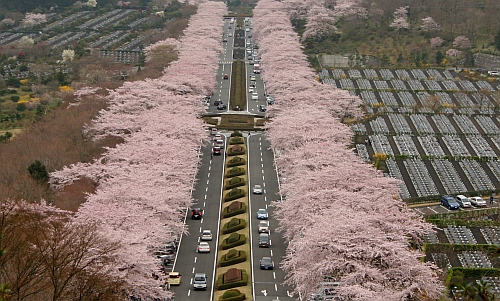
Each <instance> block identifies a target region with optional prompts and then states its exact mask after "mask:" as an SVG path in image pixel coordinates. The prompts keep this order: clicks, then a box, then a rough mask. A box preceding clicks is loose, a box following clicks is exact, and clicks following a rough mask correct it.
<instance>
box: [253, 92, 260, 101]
mask: <svg viewBox="0 0 500 301" xmlns="http://www.w3.org/2000/svg"><path fill="white" fill-rule="evenodd" d="M258 99H259V94H257V93H256V92H253V93H252V100H258Z"/></svg>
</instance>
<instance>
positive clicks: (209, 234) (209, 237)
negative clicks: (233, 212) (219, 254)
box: [201, 230, 212, 241]
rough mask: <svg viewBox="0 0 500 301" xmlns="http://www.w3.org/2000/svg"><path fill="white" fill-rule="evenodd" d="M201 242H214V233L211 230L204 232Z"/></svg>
mask: <svg viewBox="0 0 500 301" xmlns="http://www.w3.org/2000/svg"><path fill="white" fill-rule="evenodd" d="M201 240H204V241H205V240H212V231H210V230H203V231H202V232H201Z"/></svg>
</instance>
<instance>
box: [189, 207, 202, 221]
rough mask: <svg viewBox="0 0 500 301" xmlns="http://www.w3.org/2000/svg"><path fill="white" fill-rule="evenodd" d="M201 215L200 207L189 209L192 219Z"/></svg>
mask: <svg viewBox="0 0 500 301" xmlns="http://www.w3.org/2000/svg"><path fill="white" fill-rule="evenodd" d="M202 216H203V211H201V209H200V208H194V209H192V210H191V218H192V219H201V218H202Z"/></svg>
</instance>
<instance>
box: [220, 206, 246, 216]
mask: <svg viewBox="0 0 500 301" xmlns="http://www.w3.org/2000/svg"><path fill="white" fill-rule="evenodd" d="M245 212H247V205H246V204H245V203H241V208H240V209H238V210H234V211H231V212H229V206H227V207H225V208H224V209H223V210H222V217H223V218H228V217H232V216H235V215H238V214H242V213H245Z"/></svg>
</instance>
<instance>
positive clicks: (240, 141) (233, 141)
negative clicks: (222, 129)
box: [229, 137, 245, 145]
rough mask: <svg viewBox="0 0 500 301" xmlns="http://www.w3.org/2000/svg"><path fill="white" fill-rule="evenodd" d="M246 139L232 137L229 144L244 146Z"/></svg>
mask: <svg viewBox="0 0 500 301" xmlns="http://www.w3.org/2000/svg"><path fill="white" fill-rule="evenodd" d="M244 143H245V139H243V137H231V138H229V144H231V145H234V144H244Z"/></svg>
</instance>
